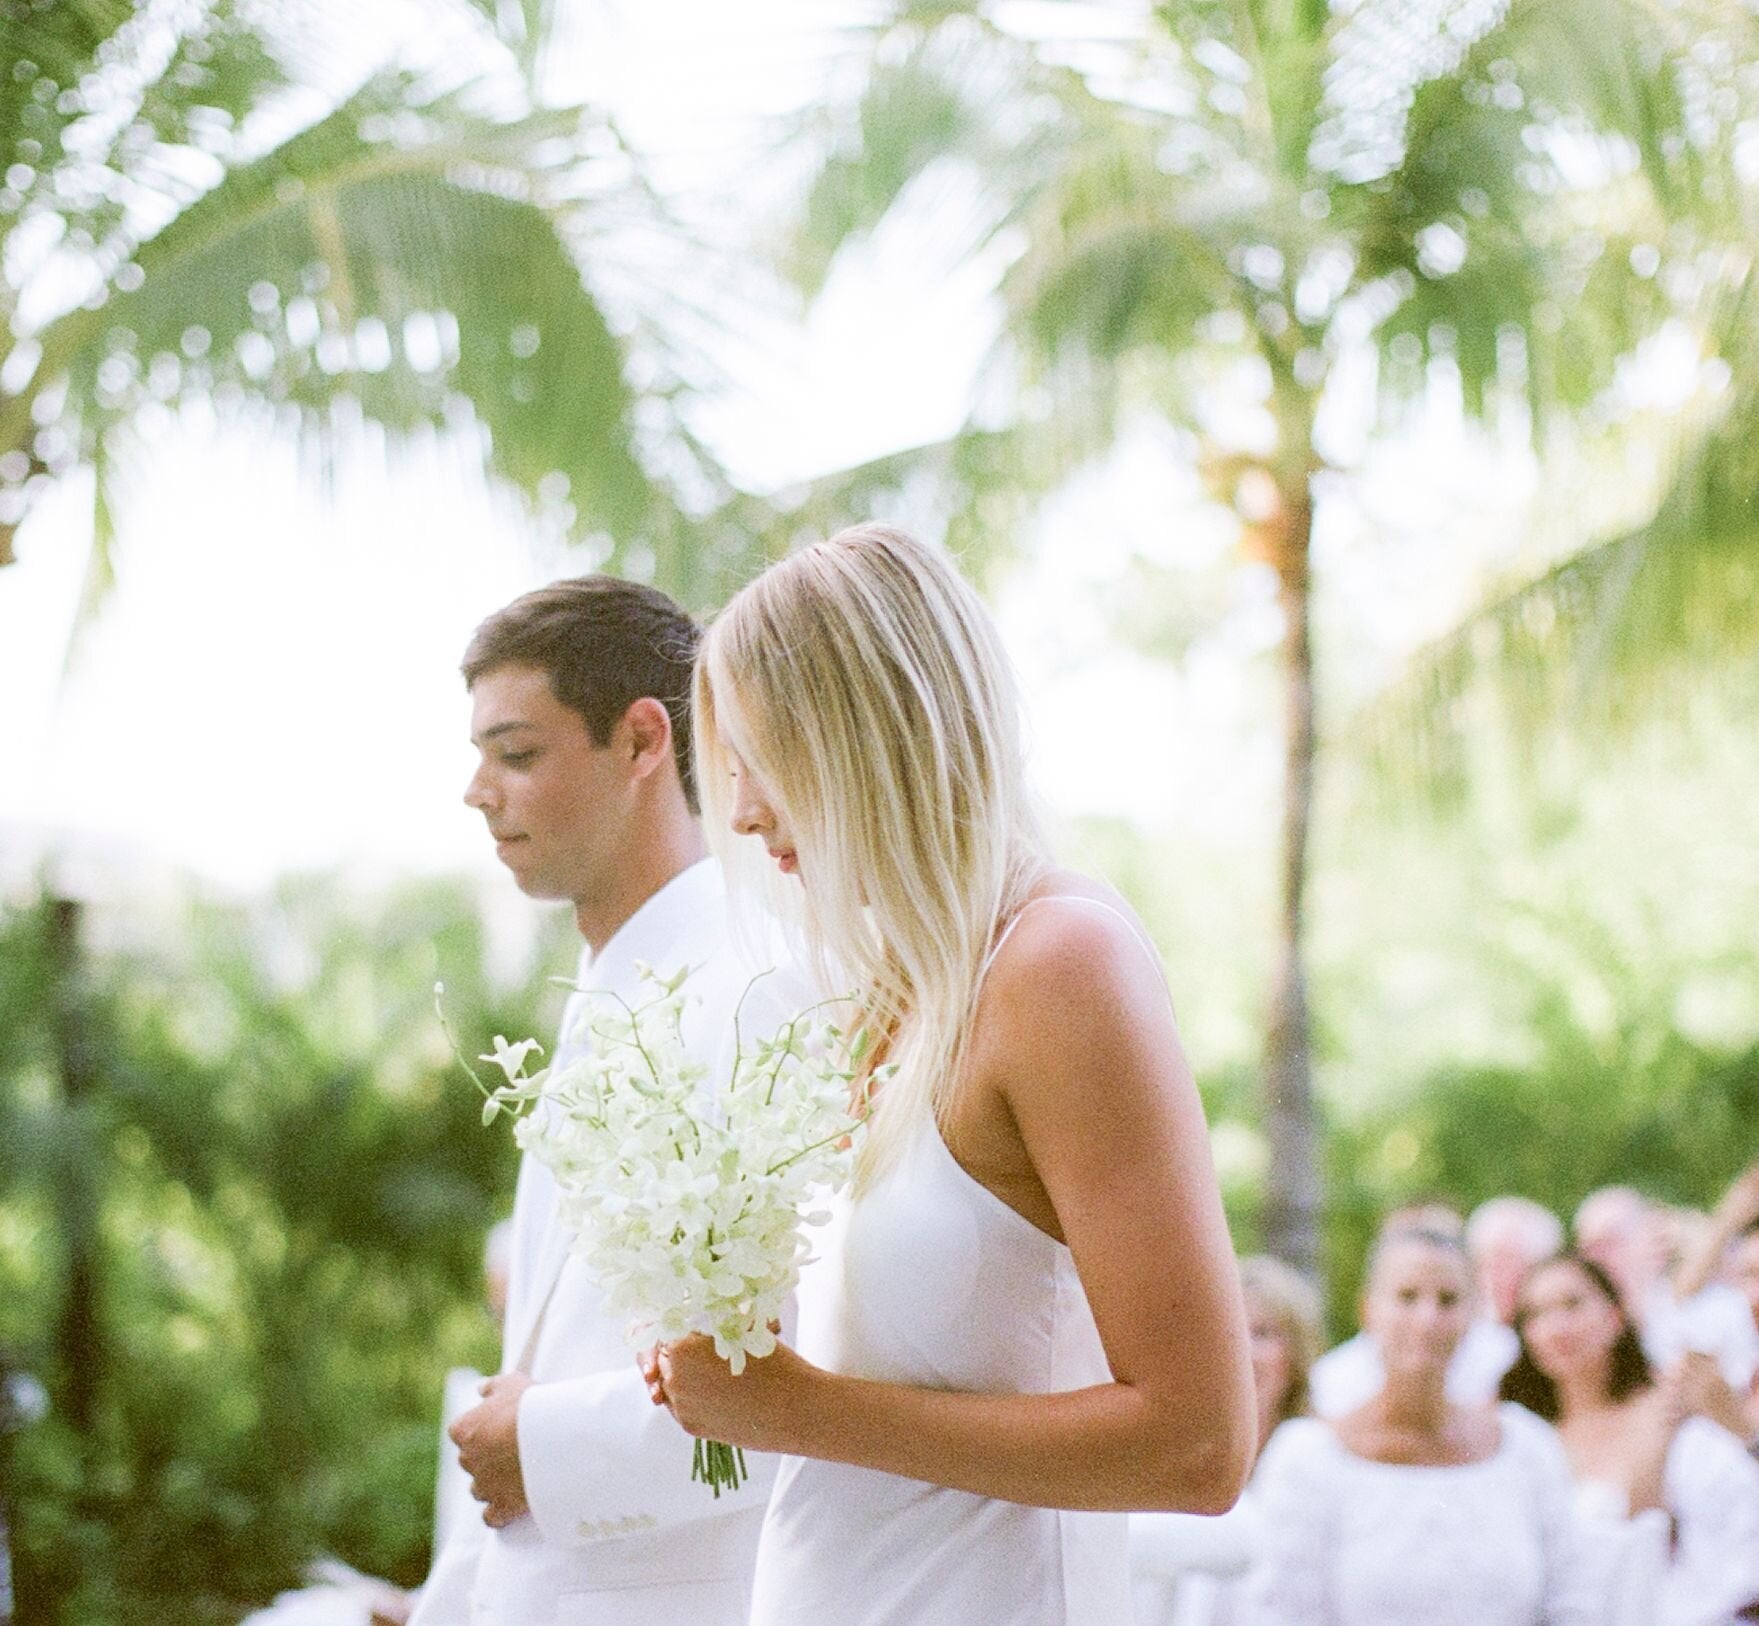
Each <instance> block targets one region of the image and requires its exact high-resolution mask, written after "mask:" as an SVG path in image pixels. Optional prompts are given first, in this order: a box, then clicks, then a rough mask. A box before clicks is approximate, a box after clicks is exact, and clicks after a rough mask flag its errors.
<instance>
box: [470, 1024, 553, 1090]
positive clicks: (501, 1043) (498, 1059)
mask: <svg viewBox="0 0 1759 1626" xmlns="http://www.w3.org/2000/svg"><path fill="white" fill-rule="evenodd" d="M534 1050H535V1051H536V1052H537V1053H538V1054H539V1055H540V1056H541V1055H542V1054H543V1053H544V1047H543V1046H542V1045H541V1044H539V1043H538V1042H537V1040H536V1039H521V1040H520V1041H519V1043H518V1044H508V1043H507V1040H506V1038H505V1037H504V1036H503V1035H501V1034H499V1033H497V1034H496V1035H495V1048H494V1051H493V1052H492V1053H491V1054H490V1055H487V1056H478V1057H477V1058H476V1059H477V1060H478V1061H492V1062H493V1063H494V1064H495V1065H496V1066H497V1067H499V1068H500V1069H501V1071H502V1072H503V1073H504V1074H506V1077H507V1082H508V1083H509V1084H516V1083H518V1082H519V1075H520V1074H521V1073H523V1072H524V1071H525V1058H526V1057H527V1056H529V1055H530V1054H531V1053H532V1052H533V1051H534Z"/></svg>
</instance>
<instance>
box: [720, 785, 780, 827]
mask: <svg viewBox="0 0 1759 1626" xmlns="http://www.w3.org/2000/svg"><path fill="white" fill-rule="evenodd" d="M727 822H728V823H729V824H730V825H731V826H732V827H733V833H734V834H735V835H739V836H760V835H763V834H764V833H765V832H766V831H768V830H770V829H772V828H774V826H775V822H776V820H775V815H774V814H773V813H772V812H771V811H770V808H769V804H768V803H767V802H765V801H764V799H763V798H762V797H761V796H759V795H758V794H757V793H756V792H755V791H754V790H753V789H752V785H751V777H750V775H748V774H741V775H740V776H739V778H738V781H737V782H736V784H735V786H734V790H733V806H732V808H731V809H730V810H729V812H728V815H727Z"/></svg>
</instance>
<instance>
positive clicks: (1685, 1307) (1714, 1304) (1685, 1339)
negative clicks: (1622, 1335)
mask: <svg viewBox="0 0 1759 1626" xmlns="http://www.w3.org/2000/svg"><path fill="white" fill-rule="evenodd" d="M1643 1353H1644V1354H1645V1355H1647V1356H1648V1357H1649V1360H1650V1362H1651V1364H1652V1365H1654V1366H1656V1367H1659V1368H1661V1369H1662V1370H1664V1371H1665V1370H1666V1369H1667V1368H1668V1367H1670V1366H1672V1365H1673V1364H1674V1362H1675V1361H1677V1360H1678V1359H1679V1358H1680V1357H1681V1356H1682V1355H1685V1354H1688V1353H1696V1354H1701V1355H1714V1356H1715V1357H1716V1364H1717V1367H1718V1369H1719V1370H1720V1371H1721V1373H1722V1376H1723V1381H1724V1382H1725V1383H1727V1384H1728V1386H1729V1387H1730V1388H1731V1389H1733V1390H1734V1392H1735V1393H1736V1394H1738V1395H1744V1394H1745V1393H1746V1392H1747V1390H1748V1388H1749V1387H1750V1386H1751V1385H1752V1382H1753V1374H1754V1372H1755V1371H1759V1330H1756V1329H1755V1328H1754V1326H1753V1312H1752V1311H1751V1310H1750V1309H1748V1307H1747V1301H1746V1298H1745V1297H1744V1296H1743V1295H1742V1294H1741V1293H1740V1292H1739V1291H1738V1290H1737V1289H1735V1288H1733V1287H1730V1286H1729V1285H1728V1284H1727V1283H1726V1282H1712V1283H1710V1285H1709V1286H1708V1287H1706V1288H1704V1289H1703V1290H1702V1291H1700V1292H1698V1293H1695V1294H1693V1295H1692V1297H1691V1298H1689V1299H1686V1300H1684V1301H1683V1302H1682V1301H1681V1300H1679V1299H1676V1298H1675V1297H1674V1296H1673V1293H1672V1292H1671V1291H1670V1290H1669V1288H1668V1287H1667V1285H1666V1283H1658V1284H1657V1285H1656V1287H1655V1288H1654V1289H1653V1290H1652V1291H1651V1292H1650V1294H1649V1297H1648V1298H1647V1300H1646V1301H1645V1302H1644V1305H1643Z"/></svg>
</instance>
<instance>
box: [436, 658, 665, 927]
mask: <svg viewBox="0 0 1759 1626" xmlns="http://www.w3.org/2000/svg"><path fill="white" fill-rule="evenodd" d="M470 695H471V726H470V738H471V743H472V744H473V745H474V746H475V747H476V749H477V756H478V761H477V768H476V772H475V773H474V774H472V775H471V779H470V784H469V785H468V786H467V787H466V789H465V792H464V800H465V802H466V804H467V805H468V806H470V807H474V808H475V809H476V810H477V811H478V812H479V813H481V814H482V816H483V819H484V822H485V823H486V824H487V825H488V827H489V834H490V835H491V836H493V837H494V839H495V856H496V857H497V858H499V859H500V860H501V862H502V863H503V864H505V865H506V866H507V868H508V869H509V870H510V871H512V874H513V879H514V880H515V881H516V882H518V884H519V889H520V890H521V891H522V892H524V893H526V894H527V895H528V896H530V897H534V898H566V899H568V900H570V901H573V902H579V901H580V900H582V899H583V898H590V897H593V896H595V895H596V894H597V893H599V892H600V891H602V890H603V889H604V887H605V885H606V882H607V879H608V877H609V874H610V872H611V871H613V870H614V869H615V866H616V864H617V861H618V858H617V855H618V853H619V851H620V846H619V842H620V832H621V830H622V827H623V824H624V822H625V818H626V810H627V807H628V804H629V802H630V791H631V786H630V783H629V776H628V774H627V773H626V772H620V771H619V764H620V763H622V762H623V760H624V758H623V755H622V754H621V753H619V752H617V751H616V750H614V749H613V748H612V746H611V745H609V744H607V745H604V746H600V745H596V744H594V743H593V738H592V734H591V732H590V731H589V730H588V729H587V726H586V719H585V718H583V717H582V716H581V715H580V713H579V712H577V711H574V710H573V709H571V708H570V707H568V706H565V705H563V704H562V702H561V701H559V700H558V699H557V698H556V696H555V694H554V693H553V692H552V691H551V689H550V680H549V676H548V674H547V673H545V672H543V671H541V670H540V669H538V668H537V667H532V666H498V667H495V668H493V669H492V670H490V671H487V672H484V673H483V674H482V675H481V676H480V677H478V678H477V680H476V682H475V684H474V685H473V686H472V688H471V691H470Z"/></svg>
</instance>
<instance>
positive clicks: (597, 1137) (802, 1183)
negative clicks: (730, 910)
mask: <svg viewBox="0 0 1759 1626" xmlns="http://www.w3.org/2000/svg"><path fill="white" fill-rule="evenodd" d="M639 971H640V977H641V992H640V994H639V995H638V996H637V998H636V999H635V1001H634V1002H630V1001H627V1000H624V999H623V998H621V997H620V996H618V995H615V994H611V993H605V992H601V991H598V990H590V991H589V998H590V1003H589V1005H588V1008H587V1010H586V1011H585V1013H584V1015H583V1016H582V1017H581V1019H580V1020H581V1021H582V1022H583V1023H584V1025H585V1028H586V1033H585V1035H584V1037H585V1039H586V1043H585V1044H584V1045H582V1046H581V1047H580V1053H579V1054H578V1056H576V1057H575V1058H574V1059H572V1060H570V1061H569V1062H568V1063H567V1064H566V1065H565V1066H561V1067H554V1066H552V1067H546V1068H541V1069H540V1070H538V1071H537V1072H534V1073H529V1074H528V1073H527V1072H526V1071H525V1063H526V1060H527V1058H528V1057H529V1056H530V1055H531V1054H532V1053H533V1052H534V1051H535V1052H537V1053H539V1054H541V1053H542V1052H541V1050H540V1048H539V1046H538V1045H537V1043H536V1041H535V1040H531V1039H526V1040H522V1041H521V1042H520V1043H518V1044H514V1045H510V1044H508V1043H507V1041H506V1040H505V1039H504V1038H501V1037H500V1036H497V1037H496V1039H495V1049H494V1051H493V1053H492V1054H490V1055H486V1056H483V1057H482V1058H481V1059H482V1060H483V1061H486V1062H492V1063H494V1064H495V1065H496V1066H498V1067H499V1068H500V1069H501V1072H502V1074H503V1075H504V1078H505V1082H504V1083H502V1084H501V1085H499V1086H497V1087H495V1088H493V1089H491V1088H489V1087H488V1086H487V1085H485V1084H483V1083H482V1081H481V1080H480V1079H478V1080H477V1083H478V1087H479V1088H481V1089H482V1091H483V1094H484V1097H485V1100H484V1105H483V1121H484V1123H491V1122H493V1121H494V1119H495V1118H497V1117H498V1116H500V1115H502V1114H503V1113H505V1114H508V1115H510V1116H512V1117H513V1118H514V1120H515V1124H514V1138H515V1139H516V1140H517V1141H518V1143H519V1145H520V1146H521V1147H522V1148H524V1150H526V1151H528V1152H530V1153H531V1154H532V1156H534V1157H536V1158H538V1159H539V1160H540V1161H541V1162H542V1163H544V1164H545V1165H546V1166H547V1167H548V1168H549V1169H550V1171H551V1172H552V1173H553V1174H554V1175H555V1177H556V1182H557V1184H558V1186H559V1187H560V1188H561V1217H562V1220H563V1223H564V1224H566V1225H567V1226H569V1227H570V1229H572V1230H573V1232H574V1242H573V1250H574V1253H575V1255H576V1256H577V1257H578V1258H579V1259H580V1260H581V1261H582V1263H583V1264H584V1265H585V1266H586V1268H587V1271H588V1273H589V1274H590V1275H591V1276H592V1277H593V1279H594V1280H595V1281H596V1282H597V1283H598V1285H599V1287H600V1289H601V1290H602V1291H603V1292H604V1294H605V1298H606V1302H607V1305H608V1307H609V1308H610V1309H611V1311H612V1313H614V1314H622V1315H626V1316H628V1317H629V1333H628V1336H629V1341H630V1344H631V1345H632V1346H633V1347H637V1348H640V1347H645V1346H647V1345H650V1344H653V1343H655V1342H667V1343H669V1342H672V1341H674V1340H676V1339H679V1338H683V1337H685V1336H687V1335H688V1334H690V1333H704V1334H706V1335H708V1336H709V1337H711V1338H713V1339H714V1343H715V1351H716V1353H717V1354H718V1355H719V1356H720V1357H721V1358H722V1359H723V1360H725V1361H726V1362H727V1363H728V1365H729V1366H730V1367H731V1369H732V1370H733V1371H734V1372H735V1373H738V1372H742V1371H743V1370H744V1369H745V1363H746V1361H747V1360H748V1359H751V1358H758V1357H762V1356H764V1355H768V1354H769V1353H770V1352H771V1351H772V1350H773V1349H774V1348H775V1347H776V1332H775V1326H776V1323H777V1321H778V1319H779V1317H780V1316H781V1313H782V1309H783V1306H784V1304H785V1303H786V1301H787V1299H788V1296H789V1294H791V1293H792V1292H793V1290H794V1287H795V1285H796V1284H797V1283H798V1281H799V1279H800V1267H801V1265H802V1264H803V1263H804V1262H805V1261H806V1259H807V1257H808V1256H809V1254H810V1251H811V1250H810V1246H809V1244H808V1242H807V1240H806V1236H805V1228H806V1227H807V1226H810V1225H815V1224H822V1223H823V1222H824V1221H825V1220H826V1219H827V1218H828V1217H829V1216H828V1215H827V1214H825V1213H824V1212H822V1211H815V1210H814V1209H813V1208H812V1206H811V1205H812V1204H813V1202H814V1201H815V1200H816V1199H820V1198H822V1197H824V1196H825V1195H827V1194H828V1193H829V1192H833V1191H835V1190H837V1189H839V1188H841V1187H842V1186H843V1185H844V1184H845V1183H846V1182H847V1181H848V1179H849V1176H850V1174H851V1172H852V1168H853V1163H854V1155H855V1154H854V1149H853V1137H854V1135H855V1132H856V1130H857V1128H858V1121H857V1120H856V1118H855V1117H854V1116H853V1114H852V1112H851V1101H852V1099H853V1094H852V1092H853V1087H854V1084H855V1081H856V1078H857V1076H858V1074H859V1072H860V1070H861V1068H862V1066H863V1063H864V1061H865V1059H866V1054H867V1050H868V1040H867V1036H866V1034H865V1033H863V1032H857V1033H855V1034H852V1035H850V1034H845V1033H844V1032H843V1031H842V1030H841V1029H840V1028H838V1027H837V1025H836V1024H835V1023H834V1022H832V1021H830V1020H828V1019H827V1018H826V1017H825V1016H824V1015H823V1014H822V1013H823V1012H825V1011H827V1010H829V1009H831V1008H833V1007H834V1006H836V1005H839V1004H843V1003H844V1002H843V1001H827V1002H825V1004H823V1005H819V1006H814V1007H811V1008H810V1009H808V1010H805V1011H802V1012H801V1013H799V1014H798V1015H797V1016H795V1017H793V1018H792V1019H791V1020H789V1021H788V1022H785V1023H784V1024H783V1025H782V1026H781V1028H780V1029H779V1030H778V1031H777V1032H776V1033H774V1034H772V1035H770V1036H769V1037H768V1038H763V1039H757V1040H755V1041H748V1040H747V1038H746V1036H745V1035H744V1034H742V1033H741V1032H740V1031H739V1020H738V1017H737V1016H736V1017H735V1019H734V1030H735V1045H734V1060H733V1066H732V1070H731V1072H730V1074H729V1075H728V1077H727V1078H726V1079H725V1080H724V1081H723V1082H721V1083H720V1084H719V1085H718V1087H717V1086H715V1085H714V1084H713V1083H712V1082H711V1079H710V1075H709V1069H708V1068H707V1067H705V1066H704V1065H702V1064H701V1063H700V1062H697V1061H695V1060H693V1059H692V1057H691V1056H690V1054H689V1053H688V1051H687V1050H686V1049H685V1044H684V1034H683V1023H684V1012H685V1008H686V1004H687V1002H688V1000H689V998H690V997H691V996H690V993H689V987H688V985H689V981H690V976H691V972H690V970H689V969H688V968H685V969H683V970H680V971H678V972H676V973H674V974H673V975H671V976H669V977H663V976H661V975H660V974H659V973H657V972H655V971H654V970H653V969H652V968H651V967H648V966H642V967H640V968H639ZM746 991H747V993H749V992H750V990H749V988H748V989H747V990H746ZM740 1005H741V1010H742V1009H743V1006H744V1001H743V999H742V1000H741V1002H740ZM475 1076H476V1075H475V1073H474V1071H473V1072H472V1077H475ZM691 1477H692V1478H693V1479H699V1480H702V1481H703V1482H704V1483H706V1484H707V1485H708V1486H709V1487H710V1489H711V1490H713V1492H714V1494H715V1496H716V1497H717V1498H718V1497H719V1496H720V1494H721V1491H722V1490H723V1489H734V1488H737V1487H738V1486H739V1485H740V1484H741V1483H742V1482H743V1480H744V1478H745V1462H744V1458H743V1456H742V1454H741V1453H740V1452H738V1451H735V1450H733V1449H731V1448H730V1447H728V1446H725V1445H721V1444H718V1443H715V1442H712V1441H704V1440H698V1441H697V1442H696V1455H695V1461H694V1464H693V1467H692V1473H691Z"/></svg>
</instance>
